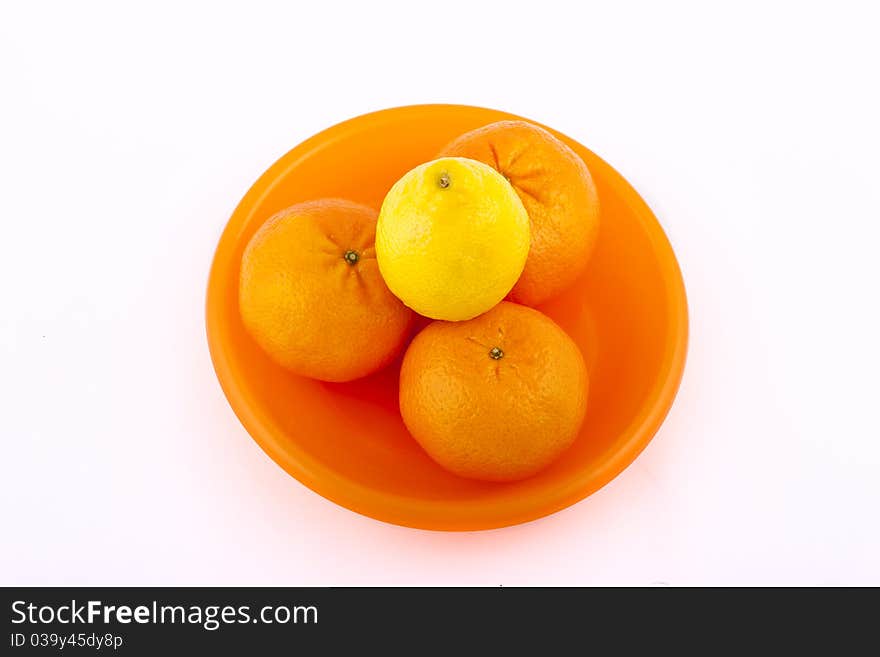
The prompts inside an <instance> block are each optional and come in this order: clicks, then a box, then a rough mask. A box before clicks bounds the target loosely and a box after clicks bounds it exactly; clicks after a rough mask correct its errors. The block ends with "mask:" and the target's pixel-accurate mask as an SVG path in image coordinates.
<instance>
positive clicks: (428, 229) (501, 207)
mask: <svg viewBox="0 0 880 657" xmlns="http://www.w3.org/2000/svg"><path fill="white" fill-rule="evenodd" d="M528 251H529V219H528V216H527V214H526V210H525V207H523V204H522V202H521V201H520V199H519V197H518V196H517V195H516V192H514V191H513V188H512V187H511V186H510V183H508V182H507V181H506V180H505V179H504V177H503V176H501V174H499V173H498V172H497V171H495V170H494V169H493V168H492V167H489V166H487V165H485V164H482V163H481V162H476V161H474V160H467V159H464V158H443V159H439V160H434V161H433V162H427V163H425V164H422V165H420V166H417V167H416V168H415V169H412V170H411V171H409V172H408V173H407V174H405V175H404V176H403V177H402V178H401V179H400V180H398V181H397V182H396V183H395V184H394V186H393V187H392V188H391V191H389V192H388V194H387V196H386V197H385V200H384V202H383V203H382V209H381V211H380V212H379V223H378V226H377V228H376V256H377V258H378V260H379V269H380V270H381V271H382V276H383V277H384V278H385V282H386V283H387V284H388V287H389V288H391V291H392V292H394V294H396V295H397V296H398V297H399V298H400V299H401V300H402V301H403V302H404V303H405V304H406V305H407V306H409V307H410V308H412V309H413V310H415V311H416V312H418V313H421V314H422V315H425V316H426V317H431V318H432V319H445V320H450V321H458V320H464V319H470V318H472V317H475V316H476V315H479V314H480V313H483V312H486V311H487V310H489V308H491V307H492V306H494V305H495V304H497V303H498V302H499V301H501V300H502V299H503V298H504V297H505V296H506V295H507V293H508V292H510V289H511V288H512V287H513V285H514V283H516V281H517V279H518V278H519V275H520V274H521V273H522V269H523V265H524V264H525V261H526V256H527V254H528Z"/></svg>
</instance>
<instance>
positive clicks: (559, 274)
mask: <svg viewBox="0 0 880 657" xmlns="http://www.w3.org/2000/svg"><path fill="white" fill-rule="evenodd" d="M440 157H467V158H471V159H473V160H479V161H480V162H484V163H485V164H488V165H490V166H492V167H494V168H495V169H497V170H498V171H499V172H500V173H501V174H502V175H503V176H505V177H506V178H507V179H508V180H509V181H510V183H511V184H512V185H513V188H514V189H515V190H516V193H517V194H519V197H520V199H521V200H522V202H523V205H524V206H525V208H526V211H527V212H528V214H529V221H530V225H531V230H532V242H531V247H530V249H529V255H528V258H527V259H526V265H525V269H523V273H522V275H521V276H520V278H519V280H518V281H517V283H516V285H515V286H514V288H513V290H512V291H511V292H510V295H509V296H508V298H509V299H511V300H512V301H516V302H518V303H524V304H526V305H529V306H535V305H538V304H540V303H543V302H544V301H547V300H548V299H550V298H551V297H554V296H556V295H557V294H559V293H560V292H562V291H563V290H565V288H567V287H568V286H569V285H571V284H572V283H573V282H574V280H575V279H576V278H577V277H578V275H580V273H581V272H583V270H584V268H585V267H586V264H587V261H588V259H589V256H590V252H591V251H592V249H593V245H594V243H595V241H596V236H597V234H598V231H599V197H598V195H597V193H596V186H595V184H594V183H593V178H592V176H590V172H589V171H588V170H587V166H586V165H585V164H584V161H583V160H582V159H581V158H580V157H578V155H577V153H575V152H574V151H573V150H571V149H570V148H569V147H568V146H567V145H566V144H564V143H563V142H562V141H560V140H559V139H557V138H556V137H554V136H553V135H551V134H550V133H549V132H547V131H546V130H544V129H543V128H539V127H538V126H536V125H532V124H531V123H526V122H525V121H498V122H497V123H490V124H489V125H487V126H483V127H482V128H477V129H476V130H472V131H471V132H467V133H465V134H463V135H461V136H460V137H458V138H457V139H455V140H453V141H452V142H451V143H450V144H448V145H447V146H446V147H445V148H444V149H443V150H442V151H441V152H440Z"/></svg>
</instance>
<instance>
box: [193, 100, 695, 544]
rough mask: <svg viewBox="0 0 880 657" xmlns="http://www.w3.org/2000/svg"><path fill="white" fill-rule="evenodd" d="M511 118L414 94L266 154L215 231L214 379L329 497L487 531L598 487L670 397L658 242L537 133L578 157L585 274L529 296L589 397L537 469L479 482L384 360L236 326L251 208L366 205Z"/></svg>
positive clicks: (623, 188) (267, 211) (672, 362)
mask: <svg viewBox="0 0 880 657" xmlns="http://www.w3.org/2000/svg"><path fill="white" fill-rule="evenodd" d="M516 118H520V117H517V116H514V115H512V114H507V113H506V112H499V111H496V110H491V109H484V108H479V107H467V106H461V105H417V106H411V107H399V108H395V109H388V110H383V111H380V112H375V113H373V114H366V115H364V116H359V117H357V118H354V119H351V120H349V121H346V122H344V123H340V124H339V125H336V126H333V127H332V128H329V129H328V130H325V131H324V132H321V133H319V134H317V135H315V136H314V137H312V138H311V139H308V140H307V141H305V142H303V143H302V144H300V145H299V146H297V147H296V148H294V149H293V150H292V151H290V152H289V153H287V154H286V155H285V156H284V157H282V158H281V159H280V160H278V161H277V162H276V163H275V164H274V165H272V167H271V168H270V169H269V170H268V171H266V173H264V174H263V175H262V176H261V177H260V179H259V180H258V181H257V182H256V183H255V184H254V186H253V187H252V188H251V189H250V191H248V193H247V195H246V196H245V197H244V199H243V200H242V201H241V203H240V204H239V206H238V207H237V208H236V210H235V213H234V214H233V215H232V218H231V219H230V220H229V223H228V224H227V226H226V229H225V230H224V231H223V236H222V237H221V238H220V244H219V245H218V247H217V252H216V254H215V256H214V263H213V265H212V267H211V275H210V280H209V282H208V299H207V329H208V344H209V346H210V349H211V358H212V359H213V361H214V368H215V369H216V371H217V376H218V378H219V379H220V384H221V385H222V386H223V390H224V392H225V393H226V397H227V398H228V399H229V403H230V404H231V405H232V408H233V409H234V410H235V413H236V414H237V415H238V417H239V419H240V420H241V422H242V424H243V425H244V426H245V428H246V429H247V430H248V432H249V433H250V434H251V436H253V438H254V440H256V441H257V443H258V444H259V445H260V446H261V447H262V448H263V450H265V452H266V453H267V454H268V455H269V456H271V457H272V458H273V459H274V460H275V461H276V462H277V463H278V464H279V465H280V466H281V467H282V468H284V469H285V470H286V471H287V472H288V473H290V474H291V475H293V476H294V477H296V478H297V479H299V480H300V481H301V482H302V483H304V484H305V485H306V486H308V487H309V488H311V489H312V490H314V491H316V492H317V493H320V494H321V495H323V496H324V497H326V498H328V499H330V500H333V501H334V502H336V503H337V504H341V505H343V506H345V507H348V508H349V509H352V510H354V511H357V512H359V513H363V514H365V515H368V516H372V517H373V518H377V519H379V520H384V521H386V522H391V523H396V524H399V525H406V526H409V527H419V528H424V529H442V530H475V529H490V528H493V527H503V526H505V525H513V524H517V523H520V522H526V521H528V520H533V519H535V518H539V517H541V516H544V515H547V514H550V513H553V512H555V511H558V510H559V509H562V508H565V507H566V506H568V505H570V504H573V503H575V502H577V501H578V500H580V499H583V498H584V497H586V496H587V495H589V494H590V493H592V492H594V491H596V490H598V489H599V488H600V487H602V486H604V485H605V484H606V483H608V482H609V481H610V480H611V479H612V478H613V477H615V476H616V475H617V474H618V473H620V472H621V471H622V470H623V469H624V468H625V467H626V466H627V465H629V464H630V463H631V462H632V461H633V459H635V457H636V456H637V455H638V454H639V452H641V451H642V449H644V447H645V445H647V444H648V441H649V440H651V437H652V436H653V435H654V433H655V432H656V431H657V428H658V427H659V426H660V423H661V422H662V421H663V418H664V417H665V416H666V413H667V411H668V410H669V407H670V406H671V405H672V401H673V398H674V397H675V393H676V391H677V390H678V384H679V381H680V380H681V375H682V370H683V368H684V361H685V351H686V349H687V305H686V301H685V292H684V285H683V283H682V279H681V272H680V271H679V268H678V263H677V262H676V260H675V255H674V254H673V252H672V248H671V247H670V245H669V242H668V241H667V239H666V235H664V233H663V230H662V229H661V228H660V225H659V224H658V223H657V220H656V219H655V218H654V215H653V214H652V212H651V210H650V209H649V208H648V206H647V205H645V203H644V201H642V199H641V198H640V197H639V195H638V194H637V193H636V191H635V190H634V189H633V188H632V187H630V185H629V184H628V183H627V182H626V181H625V180H624V179H623V178H622V177H621V176H620V174H618V173H617V172H616V171H615V170H614V169H612V168H611V167H610V166H609V165H608V164H606V163H605V162H603V161H602V160H601V159H599V158H598V157H597V156H596V155H594V154H593V153H591V152H590V151H589V150H587V149H586V148H584V147H583V146H581V145H580V144H578V143H577V142H576V141H574V140H573V139H570V138H569V137H566V136H565V135H562V134H559V133H558V132H555V131H553V130H552V129H551V132H554V134H556V136H557V137H559V138H560V139H562V140H563V141H565V142H566V143H567V144H568V145H569V146H571V147H572V148H573V149H574V150H575V151H576V152H577V153H578V154H580V156H581V157H583V159H584V161H585V162H586V163H587V166H588V167H589V168H590V171H591V172H592V174H593V178H594V179H595V181H596V185H597V186H598V190H599V196H600V200H601V203H602V217H601V229H600V233H599V239H598V242H597V245H596V250H595V252H594V254H593V256H592V259H591V261H590V264H589V266H588V268H587V271H586V272H585V274H584V275H583V276H582V277H581V279H580V280H579V281H578V282H577V283H576V284H575V285H574V286H573V287H572V288H571V289H570V290H568V291H567V292H566V293H565V294H564V295H563V296H561V297H559V298H557V299H556V300H554V301H553V302H551V303H549V304H547V305H545V306H544V307H542V308H541V309H542V310H543V311H544V312H545V313H547V314H548V315H550V316H551V317H552V318H553V319H555V320H556V321H557V322H558V323H559V324H560V325H561V326H562V327H563V328H564V329H565V330H566V331H568V333H569V334H570V335H571V336H572V337H573V338H574V339H575V341H576V342H577V343H578V344H579V345H580V347H581V350H582V351H583V354H584V357H585V358H586V361H587V366H588V368H589V370H590V398H589V402H588V405H587V417H586V420H585V422H584V426H583V429H582V430H581V434H580V436H579V437H578V439H577V440H576V441H575V443H574V445H573V446H572V447H571V449H570V450H569V451H568V452H566V453H565V454H564V455H563V456H562V457H561V458H560V459H559V460H558V461H557V462H556V463H554V464H553V465H552V466H550V467H549V468H547V469H546V470H544V471H543V472H541V473H540V474H538V475H536V476H534V477H532V478H530V479H527V480H525V481H521V482H517V483H510V484H493V483H482V482H476V481H468V480H466V479H461V478H459V477H456V476H455V475H452V474H449V473H447V472H445V471H444V470H442V469H441V468H440V467H439V466H437V465H436V464H435V463H434V462H433V461H431V459H429V458H428V457H427V455H426V454H425V453H424V452H423V451H422V449H421V448H420V447H419V446H418V444H416V442H415V441H414V440H413V439H412V438H411V437H410V435H409V434H408V433H407V431H406V428H405V427H404V425H403V422H402V421H401V419H400V413H399V411H398V406H397V373H398V369H399V365H400V361H399V360H398V361H397V362H395V363H394V364H393V365H392V366H391V367H389V368H387V369H386V370H384V371H383V372H380V373H378V374H376V375H374V376H372V377H369V378H367V379H362V380H360V381H355V382H352V383H347V384H329V383H321V382H317V381H312V380H309V379H304V378H300V377H297V376H294V375H291V374H289V373H287V372H285V371H284V370H282V369H280V368H278V367H277V366H275V365H274V364H273V363H272V362H270V361H269V359H268V358H267V357H266V356H264V355H263V353H262V352H261V351H260V349H259V348H258V347H257V346H256V345H255V344H254V343H253V342H252V341H251V340H250V338H249V337H248V335H247V334H246V333H245V330H244V327H243V326H242V323H241V320H240V319H239V314H238V297H237V290H238V270H239V262H240V260H241V254H242V250H243V249H244V246H245V245H246V244H247V241H248V240H249V239H250V237H251V235H252V234H253V233H254V231H256V230H257V228H258V227H259V226H260V224H262V223H263V221H265V219H266V218H268V217H269V216H270V215H272V214H273V213H275V212H277V211H278V210H281V209H282V208H285V207H287V206H289V205H292V204H293V203H298V202H300V201H305V200H308V199H314V198H320V197H324V196H338V197H343V198H348V199H352V200H354V201H360V202H361V203H365V204H367V205H371V206H373V207H375V208H377V209H378V208H379V206H380V205H381V203H382V199H383V198H384V196H385V193H386V192H387V191H388V189H389V188H390V187H391V185H392V184H393V183H394V182H395V181H396V180H397V179H398V178H399V177H400V176H402V175H403V174H404V173H405V172H406V171H408V170H409V169H411V168H412V167H414V166H416V165H417V164H420V163H422V162H425V161H427V160H430V159H433V157H434V155H435V154H436V153H437V151H438V150H439V149H440V148H441V147H442V146H443V145H445V144H446V143H447V142H448V141H449V140H450V139H452V138H453V137H455V136H457V135H459V134H461V133H463V132H466V131H468V130H471V129H473V128H476V127H478V126H482V125H485V124H487V123H491V122H493V121H498V120H501V119H516ZM545 127H546V126H545Z"/></svg>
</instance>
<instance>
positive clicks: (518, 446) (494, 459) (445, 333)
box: [400, 301, 588, 481]
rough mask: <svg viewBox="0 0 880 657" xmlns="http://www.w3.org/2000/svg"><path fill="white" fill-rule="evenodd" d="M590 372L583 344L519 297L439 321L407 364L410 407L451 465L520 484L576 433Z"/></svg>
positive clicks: (418, 427)
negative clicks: (518, 300)
mask: <svg viewBox="0 0 880 657" xmlns="http://www.w3.org/2000/svg"><path fill="white" fill-rule="evenodd" d="M587 388H588V382H587V370H586V367H585V365H584V359H583V357H582V356H581V353H580V351H579V350H578V347H577V345H576V344H575V343H574V341H573V340H572V339H571V338H570V337H568V335H567V334H566V333H565V332H564V331H563V330H562V329H561V328H559V326H557V325H556V324H555V323H554V322H553V320H551V319H550V318H549V317H547V316H546V315H544V314H542V313H540V312H539V311H537V310H534V309H532V308H528V307H526V306H520V305H518V304H515V303H511V302H509V301H504V302H502V303H500V304H498V305H497V306H496V307H495V308H493V309H492V310H490V311H489V312H487V313H485V314H483V315H480V316H479V317H477V318H475V319H472V320H470V321H467V322H433V323H431V324H430V325H429V326H428V327H426V328H425V329H424V330H423V331H422V332H421V333H419V334H418V335H417V336H416V337H415V339H414V340H413V341H412V343H411V344H410V346H409V348H408V349H407V351H406V354H405V355H404V358H403V365H402V367H401V370H400V412H401V415H402V416H403V421H404V423H405V424H406V426H407V428H408V429H409V431H410V433H411V434H412V435H413V437H414V438H415V439H416V440H417V441H418V442H419V443H420V444H421V446H422V447H423V448H424V449H425V451H426V452H427V453H428V454H429V455H430V456H431V458H433V459H434V460H435V461H436V462H437V463H439V464H440V465H441V466H443V467H444V468H446V469H447V470H450V471H451V472H454V473H455V474H458V475H461V476H463V477H468V478H471V479H483V480H488V481H513V480H516V479H522V478H524V477H528V476H530V475H532V474H534V473H536V472H537V471H538V470H540V469H542V468H543V467H545V466H546V465H548V464H549V463H550V462H551V461H553V460H554V459H556V457H557V456H559V455H560V454H561V453H562V452H563V451H564V450H565V449H566V448H567V447H568V446H569V445H570V444H571V443H572V442H573V441H574V439H575V437H576V436H577V433H578V431H579V429H580V426H581V422H582V421H583V418H584V412H585V410H586V401H587Z"/></svg>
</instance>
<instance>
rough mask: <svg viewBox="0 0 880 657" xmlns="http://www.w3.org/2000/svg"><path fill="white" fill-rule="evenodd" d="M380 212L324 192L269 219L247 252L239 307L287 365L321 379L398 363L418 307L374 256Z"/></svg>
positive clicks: (354, 374)
mask: <svg viewBox="0 0 880 657" xmlns="http://www.w3.org/2000/svg"><path fill="white" fill-rule="evenodd" d="M377 217H378V214H377V212H376V211H375V210H373V209H371V208H368V207H366V206H363V205H359V204H357V203H352V202H351V201H345V200H341V199H321V200H317V201H309V202H306V203H300V204H299V205H294V206H292V207H290V208H287V209H286V210H282V211H281V212H279V213H278V214H276V215H275V216H273V217H271V218H270V219H269V220H268V221H266V223H265V224H263V225H262V226H261V227H260V229H259V230H257V232H256V233H255V234H254V236H253V237H252V238H251V240H250V242H249V243H248V245H247V247H246V248H245V250H244V255H243V256H242V261H241V272H240V278H239V295H238V300H239V310H240V312H241V318H242V320H243V321H244V325H245V327H246V328H247V330H248V332H249V333H250V335H251V337H253V339H254V340H255V341H256V342H257V344H259V345H260V347H262V348H263V350H264V351H265V352H266V353H267V354H268V355H269V356H270V357H271V358H272V359H273V360H274V361H275V362H277V363H278V364H279V365H281V366H283V367H285V368H287V369H290V370H292V371H293V372H296V373H297V374H301V375H303V376H309V377H312V378H315V379H321V380H323V381H350V380H351V379H356V378H359V377H362V376H366V375H367V374H370V373H372V372H374V371H376V370H378V369H380V368H381V367H383V366H384V365H386V364H387V363H388V362H390V361H391V360H392V359H393V358H394V356H395V355H396V354H397V352H398V351H399V350H400V348H401V347H402V346H403V342H404V340H405V339H406V337H407V332H408V330H409V326H410V322H411V320H412V317H413V313H412V311H411V310H409V309H408V308H407V307H406V306H404V305H403V303H401V302H400V300H398V298H397V297H395V296H394V295H393V294H391V291H390V290H389V289H388V288H387V287H386V286H385V282H384V281H383V280H382V277H381V276H380V274H379V266H378V264H377V263H376V250H375V248H374V246H373V242H374V241H375V238H376V220H377Z"/></svg>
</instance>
